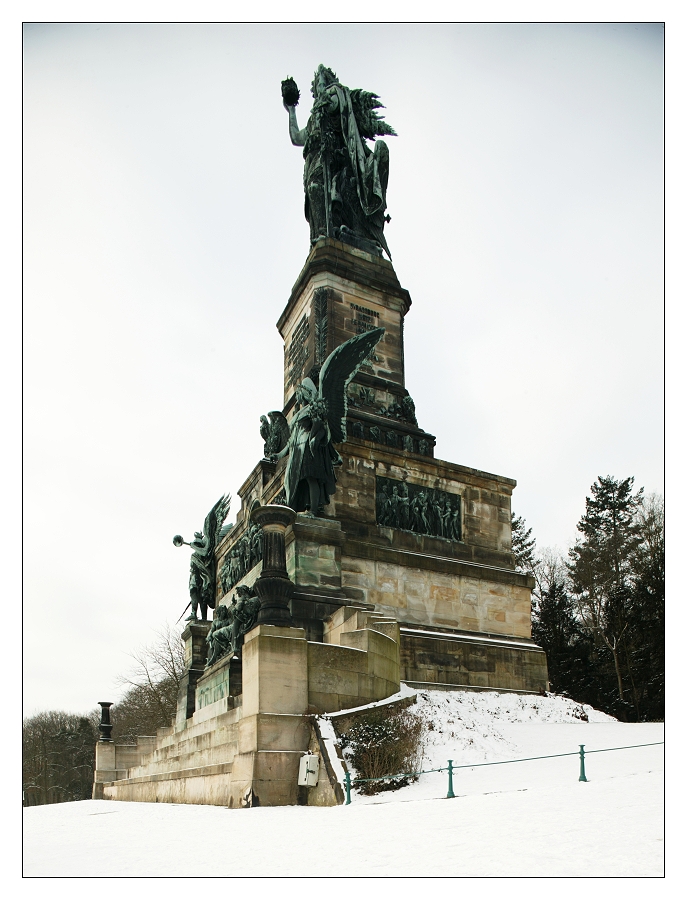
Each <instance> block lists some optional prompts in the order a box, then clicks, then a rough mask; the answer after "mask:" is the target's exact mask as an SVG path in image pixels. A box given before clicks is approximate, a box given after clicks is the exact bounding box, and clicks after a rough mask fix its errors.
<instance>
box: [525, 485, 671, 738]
mask: <svg viewBox="0 0 687 900" xmlns="http://www.w3.org/2000/svg"><path fill="white" fill-rule="evenodd" d="M633 487H634V479H633V478H625V479H624V480H621V481H617V480H616V479H614V478H612V477H610V476H608V477H606V478H603V477H599V478H598V480H597V481H596V482H595V483H594V484H593V485H592V488H591V496H589V497H587V499H586V508H585V513H584V515H583V516H582V518H581V519H580V521H579V523H578V525H577V530H578V537H577V540H576V541H575V544H574V546H573V547H571V548H570V550H569V551H568V554H567V557H563V556H561V555H560V554H557V553H555V552H553V551H544V552H542V553H540V554H538V553H537V552H536V544H535V541H534V539H533V537H532V529H531V528H530V529H528V528H527V527H526V524H525V522H524V520H523V519H522V518H515V517H513V553H514V555H515V559H516V567H517V568H518V569H519V570H520V571H524V572H528V573H530V574H532V575H533V576H534V578H535V582H536V587H535V589H534V592H533V603H532V637H533V638H534V640H535V641H536V642H537V643H538V644H540V646H541V647H543V649H544V650H545V651H546V655H547V659H548V664H549V680H550V682H551V690H552V691H554V692H555V693H560V694H566V695H568V696H570V697H573V698H574V699H575V700H577V701H580V702H583V703H590V704H591V705H592V706H595V707H596V708H597V709H601V710H604V711H605V712H608V713H610V714H611V715H614V716H617V717H618V718H620V719H621V720H624V721H638V722H641V721H648V720H653V719H662V718H663V715H664V705H665V675H664V672H665V658H664V638H665V635H664V629H665V586H664V559H665V545H664V511H663V499H662V498H661V497H658V496H652V497H645V496H644V492H643V489H641V488H640V489H639V490H638V491H637V492H636V493H633Z"/></svg>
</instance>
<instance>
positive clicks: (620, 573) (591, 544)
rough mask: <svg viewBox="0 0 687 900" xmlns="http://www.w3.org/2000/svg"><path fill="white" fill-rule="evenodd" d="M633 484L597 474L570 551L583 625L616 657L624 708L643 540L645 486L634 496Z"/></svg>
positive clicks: (618, 686)
mask: <svg viewBox="0 0 687 900" xmlns="http://www.w3.org/2000/svg"><path fill="white" fill-rule="evenodd" d="M633 485H634V478H625V479H624V480H622V481H617V480H616V479H614V478H613V477H611V476H607V477H606V478H603V477H602V476H599V478H598V480H597V481H596V482H595V483H594V484H593V485H592V488H591V493H592V495H591V497H587V498H586V510H585V514H584V515H583V516H582V518H581V519H580V521H579V523H578V525H577V529H578V531H579V532H580V537H579V538H578V540H577V541H576V543H575V546H574V547H573V548H572V549H571V550H570V551H569V554H568V555H569V563H568V573H569V576H570V580H571V586H572V592H573V595H574V598H575V602H576V608H577V613H578V615H579V620H580V623H581V625H582V627H583V628H584V629H585V630H586V631H587V633H588V634H589V635H590V636H591V637H593V638H594V640H595V641H596V642H597V644H598V643H601V644H603V645H604V646H605V647H606V649H607V650H608V651H609V653H610V655H611V657H612V662H613V670H614V673H615V679H616V684H617V693H618V700H619V703H620V705H621V709H622V708H624V706H625V704H626V698H625V691H626V686H625V683H626V681H628V680H629V681H630V682H632V677H633V674H632V660H631V658H630V656H629V640H628V639H629V635H628V628H629V627H630V624H631V623H630V613H631V606H632V597H633V589H634V579H633V561H634V559H635V557H636V553H637V550H638V548H639V545H640V542H641V538H640V535H639V525H638V522H637V511H638V509H639V507H640V504H641V502H642V492H643V489H642V488H640V490H639V491H638V492H637V493H636V494H633V493H632V489H633ZM602 655H603V654H602Z"/></svg>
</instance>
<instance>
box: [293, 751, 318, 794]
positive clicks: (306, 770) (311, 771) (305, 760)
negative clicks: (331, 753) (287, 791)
mask: <svg viewBox="0 0 687 900" xmlns="http://www.w3.org/2000/svg"><path fill="white" fill-rule="evenodd" d="M319 774H320V757H319V756H316V755H315V754H314V753H306V755H305V756H302V757H301V762H300V766H299V767H298V784H299V785H305V786H306V787H315V785H316V784H317V779H318V777H319Z"/></svg>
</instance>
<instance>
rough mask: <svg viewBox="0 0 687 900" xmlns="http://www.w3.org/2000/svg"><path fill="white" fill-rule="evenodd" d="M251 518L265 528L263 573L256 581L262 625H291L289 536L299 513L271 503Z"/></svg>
mask: <svg viewBox="0 0 687 900" xmlns="http://www.w3.org/2000/svg"><path fill="white" fill-rule="evenodd" d="M250 518H251V522H252V523H253V524H255V525H259V526H260V527H261V528H262V573H261V574H260V577H259V578H258V580H257V581H256V582H255V593H256V594H257V595H258V597H259V598H260V612H259V613H258V624H259V625H278V626H282V627H288V626H289V625H290V624H291V612H290V610H289V600H290V598H291V595H292V594H293V582H292V581H290V579H289V574H288V572H287V571H286V544H285V535H286V529H287V528H288V527H289V525H293V523H294V521H295V520H296V513H295V512H294V511H293V510H292V509H290V508H289V507H288V506H280V505H277V504H271V505H268V506H259V507H256V509H254V510H253V512H252V513H251V517H250Z"/></svg>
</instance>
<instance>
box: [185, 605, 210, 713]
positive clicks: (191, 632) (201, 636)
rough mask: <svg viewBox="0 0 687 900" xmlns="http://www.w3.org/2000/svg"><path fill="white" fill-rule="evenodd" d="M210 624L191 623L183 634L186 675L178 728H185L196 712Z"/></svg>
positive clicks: (206, 654)
mask: <svg viewBox="0 0 687 900" xmlns="http://www.w3.org/2000/svg"><path fill="white" fill-rule="evenodd" d="M210 625H211V623H210V622H189V623H188V624H187V625H186V628H184V630H183V632H182V633H181V638H182V640H183V641H184V647H185V662H186V666H185V669H186V671H185V673H184V675H183V677H182V679H181V684H180V685H179V699H178V701H177V717H176V728H177V730H180V729H182V728H184V727H185V725H186V720H187V719H190V718H191V716H192V715H193V713H194V712H195V711H196V684H197V683H198V679H199V678H200V677H201V675H202V674H203V672H204V671H205V663H206V661H207V658H208V648H207V644H206V643H205V639H206V637H207V634H208V631H209V630H210Z"/></svg>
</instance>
